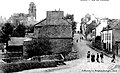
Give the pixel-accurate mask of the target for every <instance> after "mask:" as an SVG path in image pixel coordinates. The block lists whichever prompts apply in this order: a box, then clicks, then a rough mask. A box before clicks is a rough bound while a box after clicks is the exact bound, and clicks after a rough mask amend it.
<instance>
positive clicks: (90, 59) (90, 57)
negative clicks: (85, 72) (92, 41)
mask: <svg viewBox="0 0 120 73" xmlns="http://www.w3.org/2000/svg"><path fill="white" fill-rule="evenodd" d="M99 58H100V59H99ZM103 58H104V57H103V53H102V52H101V53H100V54H99V53H97V55H96V58H95V55H94V54H90V51H88V52H87V61H88V62H90V61H91V62H95V59H96V61H97V62H98V63H100V62H102V63H103Z"/></svg>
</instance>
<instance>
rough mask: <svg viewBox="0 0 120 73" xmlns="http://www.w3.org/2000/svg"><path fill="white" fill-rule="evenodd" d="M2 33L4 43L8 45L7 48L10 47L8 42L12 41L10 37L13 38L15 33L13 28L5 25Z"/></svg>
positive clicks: (8, 24)
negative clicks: (12, 35)
mask: <svg viewBox="0 0 120 73" xmlns="http://www.w3.org/2000/svg"><path fill="white" fill-rule="evenodd" d="M2 31H3V33H4V35H3V36H2V37H1V38H2V39H3V41H2V42H3V43H6V48H7V46H8V41H9V40H10V38H9V36H11V34H12V32H13V27H12V25H11V24H10V23H5V24H4V26H3V27H2Z"/></svg>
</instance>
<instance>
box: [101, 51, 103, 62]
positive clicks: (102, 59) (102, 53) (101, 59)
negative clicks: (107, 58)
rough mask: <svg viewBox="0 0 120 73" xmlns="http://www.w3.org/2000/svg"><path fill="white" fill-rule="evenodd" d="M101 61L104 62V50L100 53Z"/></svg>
mask: <svg viewBox="0 0 120 73" xmlns="http://www.w3.org/2000/svg"><path fill="white" fill-rule="evenodd" d="M100 57H101V62H102V63H103V52H101V53H100Z"/></svg>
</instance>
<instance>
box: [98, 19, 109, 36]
mask: <svg viewBox="0 0 120 73" xmlns="http://www.w3.org/2000/svg"><path fill="white" fill-rule="evenodd" d="M100 22H101V24H100V25H98V27H96V36H100V32H101V31H102V29H103V27H106V26H107V25H108V24H107V20H106V19H105V20H104V19H102V20H101V21H100Z"/></svg>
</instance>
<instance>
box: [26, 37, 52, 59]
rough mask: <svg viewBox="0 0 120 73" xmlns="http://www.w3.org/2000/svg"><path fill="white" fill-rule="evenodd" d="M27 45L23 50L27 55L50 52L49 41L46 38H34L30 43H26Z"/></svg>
mask: <svg viewBox="0 0 120 73" xmlns="http://www.w3.org/2000/svg"><path fill="white" fill-rule="evenodd" d="M26 47H28V48H27V49H26V50H25V51H26V52H27V53H28V56H29V57H32V56H38V55H46V54H51V47H50V42H49V40H47V39H44V40H43V39H41V40H39V39H36V40H33V41H32V43H31V44H28V45H26Z"/></svg>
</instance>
